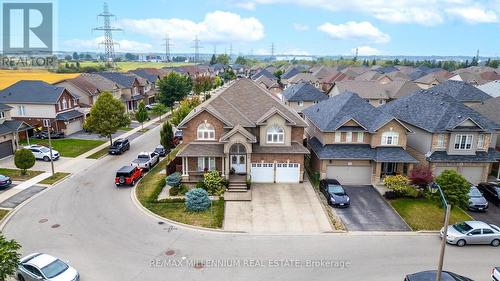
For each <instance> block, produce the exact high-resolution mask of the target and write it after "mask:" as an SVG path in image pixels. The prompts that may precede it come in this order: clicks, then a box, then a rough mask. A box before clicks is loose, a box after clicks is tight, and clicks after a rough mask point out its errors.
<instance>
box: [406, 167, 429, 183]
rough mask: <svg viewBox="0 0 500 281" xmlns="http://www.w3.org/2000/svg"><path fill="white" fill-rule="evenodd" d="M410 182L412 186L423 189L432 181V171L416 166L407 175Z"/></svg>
mask: <svg viewBox="0 0 500 281" xmlns="http://www.w3.org/2000/svg"><path fill="white" fill-rule="evenodd" d="M408 178H409V179H410V182H411V183H412V184H414V185H418V186H420V187H421V188H425V187H426V186H427V185H429V184H430V183H431V182H432V181H433V180H434V176H433V175H432V170H431V169H430V168H429V167H426V166H416V167H415V168H413V169H412V170H411V171H410V173H409V174H408Z"/></svg>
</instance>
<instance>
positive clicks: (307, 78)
mask: <svg viewBox="0 0 500 281" xmlns="http://www.w3.org/2000/svg"><path fill="white" fill-rule="evenodd" d="M300 82H309V83H311V84H312V85H314V87H316V88H318V89H320V90H321V83H320V80H319V79H318V78H316V77H315V76H314V75H312V73H307V72H301V73H298V74H296V75H294V76H292V77H291V78H290V79H288V80H287V81H286V84H285V83H283V81H282V83H283V86H284V88H285V89H286V88H288V87H290V86H292V85H294V84H298V83H300Z"/></svg>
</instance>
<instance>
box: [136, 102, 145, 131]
mask: <svg viewBox="0 0 500 281" xmlns="http://www.w3.org/2000/svg"><path fill="white" fill-rule="evenodd" d="M135 119H136V120H137V121H138V122H139V123H141V128H142V129H144V122H145V121H146V120H148V110H147V109H146V106H145V105H144V102H142V101H141V102H140V103H139V106H138V107H137V111H136V112H135Z"/></svg>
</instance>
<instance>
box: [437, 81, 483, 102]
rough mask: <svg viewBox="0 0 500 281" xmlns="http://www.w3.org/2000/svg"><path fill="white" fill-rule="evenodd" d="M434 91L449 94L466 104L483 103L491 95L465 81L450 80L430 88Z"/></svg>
mask: <svg viewBox="0 0 500 281" xmlns="http://www.w3.org/2000/svg"><path fill="white" fill-rule="evenodd" d="M429 90H430V91H432V92H438V93H443V94H447V95H449V96H451V97H453V98H454V99H456V100H458V101H459V102H462V103H463V104H465V105H468V106H470V105H473V104H478V103H482V102H484V101H486V100H488V99H491V96H490V95H488V94H487V93H485V92H483V91H481V90H479V89H478V88H476V87H474V86H472V85H471V84H469V83H467V82H463V81H454V80H448V81H445V82H443V83H441V84H439V85H437V86H434V87H432V88H430V89H429Z"/></svg>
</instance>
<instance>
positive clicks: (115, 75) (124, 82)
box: [96, 72, 146, 112]
mask: <svg viewBox="0 0 500 281" xmlns="http://www.w3.org/2000/svg"><path fill="white" fill-rule="evenodd" d="M96 74H98V75H100V76H102V77H104V78H106V79H108V80H111V81H113V82H114V83H116V84H117V85H118V86H119V87H120V88H121V100H122V101H123V102H124V103H125V107H126V109H127V112H129V111H135V110H136V109H137V105H138V104H139V102H140V101H144V100H145V99H146V96H145V95H144V85H141V83H140V82H139V79H137V77H136V76H133V75H127V74H125V73H121V72H98V73H96Z"/></svg>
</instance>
